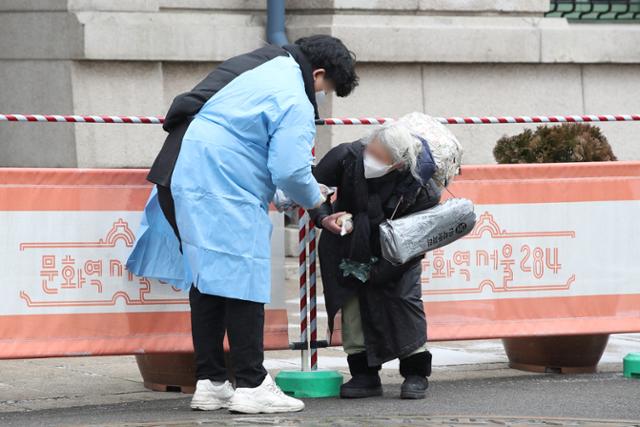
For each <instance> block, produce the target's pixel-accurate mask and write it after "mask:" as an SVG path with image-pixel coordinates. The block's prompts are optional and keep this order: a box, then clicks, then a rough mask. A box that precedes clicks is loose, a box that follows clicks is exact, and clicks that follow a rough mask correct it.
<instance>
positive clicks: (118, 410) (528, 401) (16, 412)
mask: <svg viewBox="0 0 640 427" xmlns="http://www.w3.org/2000/svg"><path fill="white" fill-rule="evenodd" d="M431 349H432V351H433V353H434V373H433V376H432V378H431V388H430V392H429V397H428V399H426V400H424V401H419V402H412V401H401V400H399V399H397V395H398V394H399V384H400V382H401V378H400V377H399V376H398V374H397V370H396V369H397V365H395V364H394V363H389V364H387V365H385V369H384V370H383V371H382V376H383V382H384V384H385V396H384V397H383V398H380V399H377V398H376V399H366V400H360V401H357V402H354V401H343V400H342V401H341V400H339V399H320V400H308V401H307V410H306V411H305V412H304V413H303V414H302V415H291V416H280V417H262V418H260V417H259V418H247V417H241V416H238V415H235V416H234V415H230V414H227V413H224V412H217V413H215V414H210V413H197V412H192V411H190V410H189V409H188V400H189V397H188V396H186V395H182V394H180V393H158V392H151V391H148V390H146V389H144V387H143V386H142V383H141V378H140V374H139V373H138V369H137V365H136V363H135V359H134V358H133V357H132V356H121V357H93V358H86V357H79V358H64V359H31V360H13V361H10V360H9V361H7V360H5V361H0V425H2V426H31V425H33V426H39V425H42V426H54V425H129V426H132V425H140V423H145V422H151V423H152V424H151V425H182V426H188V425H196V424H194V423H197V424H198V425H201V424H207V423H212V424H211V425H235V424H237V423H240V424H242V423H248V421H249V420H253V422H258V421H260V423H266V424H268V425H361V424H358V421H363V420H364V419H365V418H353V417H366V420H367V422H366V423H365V424H367V425H390V426H392V425H399V424H401V423H402V422H403V420H404V421H406V418H407V416H410V417H409V418H410V421H411V423H416V424H417V425H472V424H466V421H464V419H466V418H464V417H463V418H460V420H462V421H460V420H459V422H458V421H455V422H454V421H452V420H453V418H451V417H450V416H451V415H462V416H466V417H467V418H468V417H469V416H477V417H480V418H477V421H478V422H480V421H482V420H484V421H482V423H485V422H486V423H493V424H495V423H498V424H500V423H502V424H503V425H527V424H517V423H525V422H526V419H520V418H517V417H537V419H540V420H541V418H540V417H565V418H566V417H569V418H568V419H565V420H564V421H562V420H561V421H558V420H556V419H554V420H548V421H545V423H552V422H553V423H560V425H562V424H564V423H569V424H570V425H594V424H592V423H593V421H588V422H587V421H575V420H576V419H579V418H580V419H583V418H590V419H600V420H602V419H608V420H611V419H622V420H640V405H638V401H639V399H640V381H636V380H629V379H625V378H622V376H621V374H620V373H621V369H622V365H621V360H622V357H623V355H624V354H626V353H627V352H630V351H640V334H628V335H617V336H612V337H611V341H610V345H609V346H608V348H607V352H606V354H605V356H604V358H603V363H602V364H601V365H600V373H599V374H595V375H540V374H530V373H526V372H521V371H516V370H512V369H509V368H508V366H507V363H506V358H505V357H504V354H503V352H502V347H501V345H500V342H499V341H496V340H491V341H470V342H443V343H433V344H432V346H431ZM298 363H299V358H298V357H297V354H295V353H293V352H290V351H283V352H269V353H268V354H267V361H266V365H267V367H268V368H269V369H270V370H271V372H272V374H274V375H275V374H276V373H277V371H278V370H280V369H296V368H297V366H298V365H297V364H298ZM320 364H321V367H323V368H332V369H338V370H340V371H341V372H343V373H344V374H345V375H347V374H348V372H347V369H346V364H345V362H344V354H343V353H342V352H341V351H340V349H337V348H331V349H322V350H321V357H320ZM434 417H435V418H434ZM500 417H515V418H506V419H503V418H500ZM456 419H457V418H456ZM223 420H224V421H223ZM243 420H244V421H243ZM309 420H313V421H312V422H311V421H309ZM490 420H492V421H490ZM570 420H573V421H570ZM463 421H464V423H463ZM158 422H160V424H158ZM169 422H175V423H177V424H167V423H169ZM474 422H475V421H474ZM540 422H542V421H540ZM456 423H458V424H456ZM460 423H462V424H460ZM249 424H251V423H249ZM245 425H246V424H245ZM538 425H544V424H538ZM603 425H604V424H603ZM613 425H621V424H619V423H618V424H613ZM637 425H640V421H638V424H637Z"/></svg>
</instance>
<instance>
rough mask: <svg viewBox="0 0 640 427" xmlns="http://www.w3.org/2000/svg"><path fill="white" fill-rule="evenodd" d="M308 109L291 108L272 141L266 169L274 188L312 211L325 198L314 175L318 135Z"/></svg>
mask: <svg viewBox="0 0 640 427" xmlns="http://www.w3.org/2000/svg"><path fill="white" fill-rule="evenodd" d="M305 107H307V106H306V105H304V106H301V105H299V104H298V105H293V106H291V107H290V108H289V109H288V110H287V111H286V113H285V115H284V117H283V118H282V120H280V122H279V123H278V126H277V128H276V130H275V132H274V133H273V135H272V136H271V139H270V141H269V159H268V162H267V166H268V168H269V172H271V179H272V181H273V184H274V185H275V186H276V187H278V188H280V189H281V190H282V191H284V192H285V193H286V194H287V195H288V196H289V197H290V198H291V199H293V201H294V202H296V203H297V204H298V205H300V206H302V207H304V208H307V209H309V208H312V207H314V206H316V205H317V204H318V203H320V201H321V199H322V194H321V193H320V188H319V187H318V182H317V181H316V179H315V178H314V177H313V174H312V173H311V165H312V163H313V155H312V153H311V149H312V148H313V139H314V137H315V134H316V128H315V123H314V120H313V111H312V110H311V109H310V108H305ZM308 107H310V105H309V106H308Z"/></svg>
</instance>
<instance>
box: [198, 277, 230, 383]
mask: <svg viewBox="0 0 640 427" xmlns="http://www.w3.org/2000/svg"><path fill="white" fill-rule="evenodd" d="M189 304H190V305H191V335H192V338H193V348H194V350H195V353H196V377H197V379H199V380H211V381H214V382H224V381H226V380H227V368H226V366H225V362H224V332H225V328H224V319H225V311H226V307H225V299H224V298H221V297H217V296H214V295H207V294H203V293H201V292H200V291H199V290H198V289H197V288H196V287H195V286H191V290H190V291H189Z"/></svg>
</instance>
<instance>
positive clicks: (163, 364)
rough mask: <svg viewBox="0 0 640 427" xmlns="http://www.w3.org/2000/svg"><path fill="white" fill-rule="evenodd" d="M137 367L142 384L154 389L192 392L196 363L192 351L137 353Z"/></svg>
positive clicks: (194, 382) (194, 384)
mask: <svg viewBox="0 0 640 427" xmlns="http://www.w3.org/2000/svg"><path fill="white" fill-rule="evenodd" d="M136 362H138V369H140V374H141V375H142V380H143V381H144V386H145V387H146V388H148V389H150V390H154V391H178V392H180V391H181V392H183V393H193V392H194V390H195V386H196V364H195V356H194V354H193V353H167V354H138V355H136Z"/></svg>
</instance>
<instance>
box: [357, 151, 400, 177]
mask: <svg viewBox="0 0 640 427" xmlns="http://www.w3.org/2000/svg"><path fill="white" fill-rule="evenodd" d="M391 168H393V165H388V164H386V163H382V162H381V161H380V160H378V159H376V158H375V157H372V156H370V155H368V154H367V153H364V177H365V178H366V179H372V178H380V177H381V176H384V175H386V174H388V173H389V171H391Z"/></svg>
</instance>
